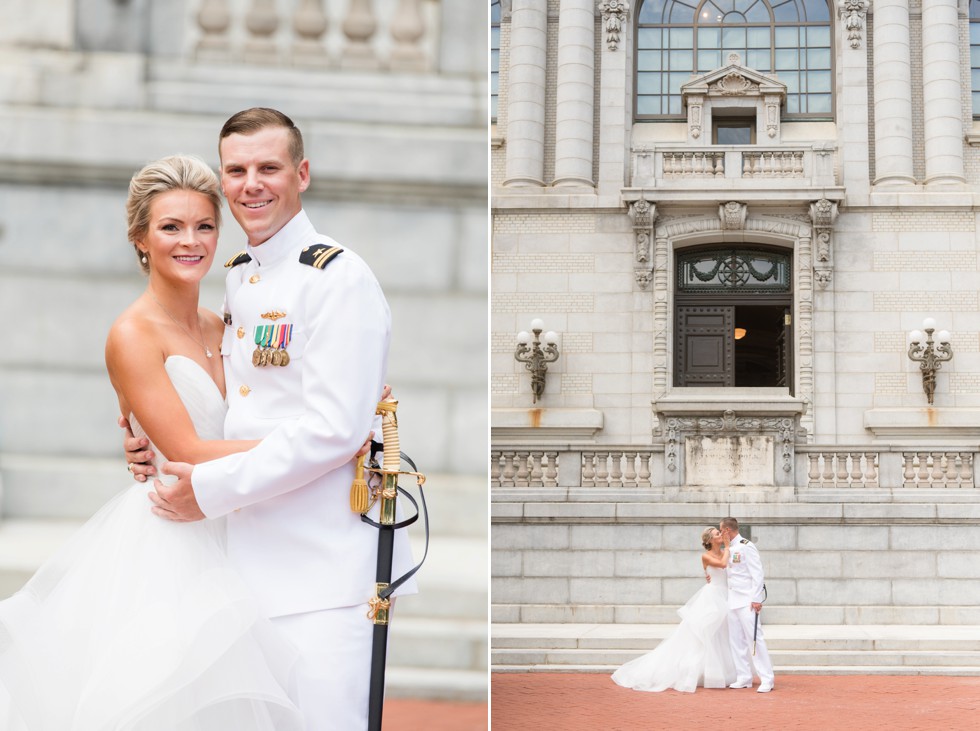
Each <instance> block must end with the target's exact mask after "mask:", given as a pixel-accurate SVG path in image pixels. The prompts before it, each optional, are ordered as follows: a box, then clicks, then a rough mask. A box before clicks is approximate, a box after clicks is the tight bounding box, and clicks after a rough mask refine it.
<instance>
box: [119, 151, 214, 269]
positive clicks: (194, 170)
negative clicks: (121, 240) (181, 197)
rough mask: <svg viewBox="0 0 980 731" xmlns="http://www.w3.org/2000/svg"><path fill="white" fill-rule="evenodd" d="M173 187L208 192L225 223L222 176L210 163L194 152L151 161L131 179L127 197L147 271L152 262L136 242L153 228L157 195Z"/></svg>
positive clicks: (132, 231) (132, 237) (131, 228)
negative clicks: (151, 223) (151, 216)
mask: <svg viewBox="0 0 980 731" xmlns="http://www.w3.org/2000/svg"><path fill="white" fill-rule="evenodd" d="M171 190H191V191H194V192H196V193H201V194H202V195H204V196H207V198H208V200H209V201H211V205H213V206H214V223H215V226H216V227H220V226H221V188H220V186H219V184H218V176H217V175H215V174H214V171H213V170H212V169H211V168H210V167H208V165H207V163H205V162H204V161H203V160H201V159H200V158H197V157H194V156H192V155H173V156H171V157H164V158H162V159H160V160H157V161H156V162H151V163H150V164H149V165H147V166H146V167H144V168H143V169H142V170H140V171H139V172H138V173H136V175H134V176H133V179H132V180H130V181H129V197H128V198H127V199H126V223H127V229H128V230H127V235H128V237H129V241H130V243H131V244H132V245H133V248H134V249H135V250H136V259H137V260H138V261H139V263H140V267H141V268H142V269H143V273H144V274H149V273H150V264H149V262H146V263H144V262H143V256H144V254H143V252H142V251H140V249H139V247H138V246H137V245H136V242H137V241H138V240H140V239H142V238H144V237H145V236H146V233H147V231H148V230H149V228H150V206H151V205H152V203H153V199H154V198H156V197H157V196H158V195H160V194H161V193H167V192H169V191H171Z"/></svg>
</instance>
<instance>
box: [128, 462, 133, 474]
mask: <svg viewBox="0 0 980 731" xmlns="http://www.w3.org/2000/svg"><path fill="white" fill-rule="evenodd" d="M126 469H127V470H129V472H130V473H131V474H135V473H134V472H133V463H132V462H130V463H129V464H128V465H126Z"/></svg>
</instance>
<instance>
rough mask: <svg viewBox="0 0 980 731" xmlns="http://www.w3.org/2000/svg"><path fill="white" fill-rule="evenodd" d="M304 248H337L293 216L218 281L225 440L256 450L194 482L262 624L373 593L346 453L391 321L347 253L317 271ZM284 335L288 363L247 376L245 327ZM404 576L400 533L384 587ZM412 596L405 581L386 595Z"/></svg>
mask: <svg viewBox="0 0 980 731" xmlns="http://www.w3.org/2000/svg"><path fill="white" fill-rule="evenodd" d="M313 244H326V245H329V246H336V243H335V242H334V241H332V240H331V239H329V238H327V237H326V236H320V235H318V234H317V233H316V231H315V230H314V228H313V225H312V224H311V223H310V221H309V219H308V218H307V216H306V213H305V212H304V211H300V212H299V213H298V214H297V215H296V216H295V217H294V218H293V219H292V220H291V221H290V222H289V223H287V224H286V225H285V226H284V227H283V228H282V229H281V230H280V231H279V232H278V233H277V234H276V235H275V236H273V237H272V238H271V239H269V240H268V241H266V242H264V243H263V244H261V245H260V246H257V247H254V248H253V247H251V246H249V247H248V249H247V250H246V251H247V253H248V254H249V256H250V257H251V261H248V262H246V263H242V264H238V265H236V266H233V267H232V268H231V271H230V272H229V273H228V278H227V281H226V295H225V313H226V318H225V322H226V327H225V334H224V339H223V341H222V346H221V352H222V355H223V356H224V363H225V381H226V388H227V393H228V414H227V417H226V420H225V437H226V438H227V439H261V440H262V443H261V444H259V445H258V446H257V447H255V448H254V449H252V450H250V451H249V452H244V453H241V454H233V455H229V456H227V457H223V458H221V459H218V460H214V461H212V462H207V463H203V464H199V465H197V466H196V467H195V468H194V471H193V475H192V484H193V485H194V491H195V494H196V496H197V500H198V503H199V505H200V506H201V509H202V510H203V511H204V514H205V515H206V516H207V517H209V518H216V517H219V516H227V530H228V539H227V540H228V555H229V557H230V558H231V560H232V561H233V563H234V564H235V565H236V567H237V568H238V570H239V571H240V572H241V574H242V576H243V577H244V578H245V580H246V581H247V582H248V584H249V585H250V586H251V587H252V589H253V591H255V593H256V595H257V596H258V597H259V601H260V604H261V607H262V609H263V611H264V612H265V613H266V614H267V616H270V617H274V616H281V615H286V614H297V613H301V612H309V611H316V610H321V609H331V608H336V607H346V606H354V605H356V604H361V603H363V602H366V601H367V600H368V599H369V598H370V597H371V596H373V595H374V583H375V571H376V561H377V540H378V532H377V529H376V528H373V527H371V526H368V525H366V524H364V523H362V522H361V520H360V515H359V514H357V513H354V512H353V511H351V509H350V502H349V495H350V486H351V482H352V481H353V477H354V461H353V460H352V455H353V454H355V453H356V452H357V450H358V448H359V447H360V446H361V444H363V442H364V439H365V438H366V437H367V435H368V433H369V432H370V431H371V429H372V425H373V423H374V413H375V408H376V405H377V402H378V399H379V398H380V394H381V389H382V387H383V385H384V377H385V370H386V366H387V357H388V344H389V339H390V331H391V314H390V312H389V310H388V304H387V302H386V301H385V298H384V295H383V294H382V292H381V287H380V285H379V284H378V282H377V280H376V279H375V278H374V275H373V274H372V272H371V270H370V269H369V268H368V266H367V265H366V264H365V263H364V261H363V260H361V259H360V258H359V257H358V256H357V255H356V254H354V253H352V252H351V251H349V250H344V251H343V253H341V254H339V255H338V256H337V257H336V258H334V259H333V260H332V261H330V263H329V264H328V265H327V266H326V267H324V268H322V269H319V268H316V267H314V266H310V265H308V264H304V263H301V262H300V255H301V253H302V251H303V249H304V248H305V247H308V246H310V245H313ZM229 315H230V317H229ZM277 316H278V317H277ZM229 319H230V324H228V322H229ZM282 324H287V325H292V334H291V339H290V341H289V344H288V346H286V350H287V352H288V353H289V357H290V360H289V363H288V365H286V366H284V367H283V366H275V365H271V364H270V365H267V366H265V367H256V366H254V365H253V364H252V355H253V352H254V350H255V349H256V343H255V335H256V332H257V330H256V329H257V328H261V327H262V326H264V325H282ZM378 437H379V438H380V434H379V435H378ZM374 510H375V512H376V511H377V506H376V507H375V508H374ZM410 568H411V553H410V550H409V547H408V540H407V537H406V536H405V531H404V530H400V531H397V532H396V541H395V561H394V565H393V572H392V577H393V578H397V577H399V576H401V575H402V574H403V573H405V572H406V571H407V570H408V569H410ZM415 590H416V589H415V584H414V581H413V580H409V581H408V582H406V584H405V585H403V586H402V588H401V590H400V591H399V592H398V593H400V594H405V593H412V592H414V591H415Z"/></svg>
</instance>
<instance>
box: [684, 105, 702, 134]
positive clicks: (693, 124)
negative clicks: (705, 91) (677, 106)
mask: <svg viewBox="0 0 980 731" xmlns="http://www.w3.org/2000/svg"><path fill="white" fill-rule="evenodd" d="M703 119H704V97H703V96H689V97H688V98H687V124H688V126H689V127H690V134H691V137H693V138H694V139H698V138H699V137H700V136H701V132H702V131H703V130H702V126H703V125H704V121H703Z"/></svg>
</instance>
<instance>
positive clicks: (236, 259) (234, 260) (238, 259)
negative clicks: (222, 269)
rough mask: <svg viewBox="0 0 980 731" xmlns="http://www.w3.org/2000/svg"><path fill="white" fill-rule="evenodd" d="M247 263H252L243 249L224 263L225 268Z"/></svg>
mask: <svg viewBox="0 0 980 731" xmlns="http://www.w3.org/2000/svg"><path fill="white" fill-rule="evenodd" d="M247 261H252V257H250V256H249V255H248V254H246V253H245V249H242V250H241V251H239V252H238V253H237V254H235V255H234V256H233V257H231V258H230V259H229V260H228V261H226V262H225V266H226V267H237V266H238V265H239V264H244V263H245V262H247Z"/></svg>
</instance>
